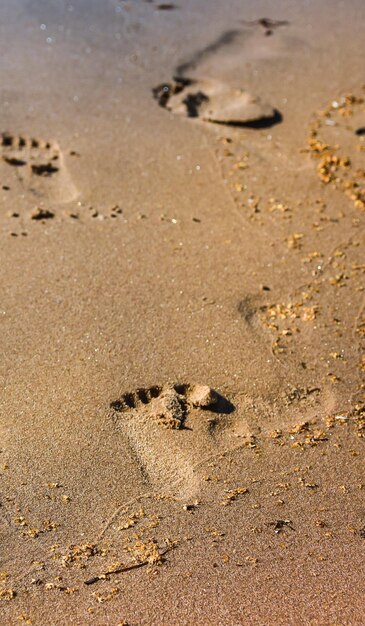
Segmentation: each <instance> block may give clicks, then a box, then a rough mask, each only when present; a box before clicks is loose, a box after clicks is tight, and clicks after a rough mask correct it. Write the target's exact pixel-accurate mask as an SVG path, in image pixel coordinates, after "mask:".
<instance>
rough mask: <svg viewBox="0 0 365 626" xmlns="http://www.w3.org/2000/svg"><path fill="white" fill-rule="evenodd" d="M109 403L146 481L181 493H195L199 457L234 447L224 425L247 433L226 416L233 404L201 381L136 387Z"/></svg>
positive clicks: (200, 458)
mask: <svg viewBox="0 0 365 626" xmlns="http://www.w3.org/2000/svg"><path fill="white" fill-rule="evenodd" d="M110 408H111V414H112V418H113V421H114V424H115V425H116V427H117V429H120V430H121V431H122V432H123V434H124V435H125V436H126V437H127V439H128V441H129V443H130V446H131V448H132V450H133V451H134V453H135V455H136V458H137V462H138V463H139V465H140V468H141V472H142V474H143V475H144V477H145V479H146V481H147V482H148V484H150V485H151V486H152V488H153V489H155V490H158V491H159V492H163V493H165V494H166V493H168V494H173V495H177V496H178V497H182V498H187V497H194V496H196V495H197V494H198V492H199V490H200V483H201V480H202V476H201V475H200V471H199V470H200V467H201V466H202V465H203V464H204V462H205V461H207V460H209V459H212V458H213V457H214V456H217V455H218V454H221V453H224V451H225V450H226V449H232V448H234V447H237V445H238V444H237V441H238V440H237V438H236V439H234V442H232V441H231V438H230V437H227V434H226V432H225V431H226V429H227V428H230V429H233V430H235V429H236V430H235V434H236V437H237V436H240V437H242V436H244V435H245V434H247V436H249V433H248V427H247V425H246V423H245V421H244V420H240V421H241V422H242V424H240V426H239V427H238V426H237V423H236V422H237V419H232V418H231V417H230V414H233V413H234V406H233V404H231V402H229V401H228V400H226V399H225V398H223V397H222V396H221V395H220V394H218V393H217V392H216V391H214V390H213V389H211V388H210V387H208V386H206V385H190V384H173V385H164V386H154V387H150V388H146V389H145V388H143V389H138V390H136V391H134V392H131V393H125V394H123V395H122V396H121V397H120V398H119V399H117V400H115V401H113V402H111V404H110ZM237 428H238V430H239V433H238V434H237V432H238V430H237ZM236 431H237V432H236Z"/></svg>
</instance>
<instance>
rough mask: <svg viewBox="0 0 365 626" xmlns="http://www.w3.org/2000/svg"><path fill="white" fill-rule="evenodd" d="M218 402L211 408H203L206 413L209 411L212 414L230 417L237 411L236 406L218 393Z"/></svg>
mask: <svg viewBox="0 0 365 626" xmlns="http://www.w3.org/2000/svg"><path fill="white" fill-rule="evenodd" d="M216 398H217V401H216V403H215V404H211V405H210V406H209V407H202V409H203V410H204V411H209V412H210V413H221V414H223V415H229V414H230V413H233V411H234V410H235V406H234V404H232V402H230V400H228V399H227V398H225V397H224V396H222V395H221V394H220V393H218V392H216Z"/></svg>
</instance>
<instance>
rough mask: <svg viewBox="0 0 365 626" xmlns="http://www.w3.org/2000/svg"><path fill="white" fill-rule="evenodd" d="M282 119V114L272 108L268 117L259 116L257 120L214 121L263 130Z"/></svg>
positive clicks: (226, 124) (236, 126)
mask: <svg viewBox="0 0 365 626" xmlns="http://www.w3.org/2000/svg"><path fill="white" fill-rule="evenodd" d="M282 121H283V116H282V114H281V113H280V111H278V109H274V113H273V115H270V116H269V117H261V118H259V119H257V120H251V121H248V122H215V123H216V124H224V125H225V126H233V127H235V128H253V129H256V130H264V129H265V128H271V127H272V126H275V125H276V124H281V122H282Z"/></svg>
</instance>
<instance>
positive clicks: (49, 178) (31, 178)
mask: <svg viewBox="0 0 365 626" xmlns="http://www.w3.org/2000/svg"><path fill="white" fill-rule="evenodd" d="M0 154H1V163H0V178H1V182H2V185H3V189H7V190H8V191H15V192H18V193H19V194H20V193H22V200H23V197H24V190H25V191H26V196H25V201H26V200H27V199H28V200H29V201H31V202H32V203H33V204H34V201H35V200H42V199H44V200H46V201H47V202H48V203H60V202H61V203H65V202H70V201H71V200H74V199H75V198H76V196H77V195H78V194H77V190H76V187H75V185H74V183H73V182H72V179H71V176H70V174H69V172H68V170H67V167H66V166H65V160H64V155H63V153H62V151H61V150H60V148H59V146H58V145H57V144H56V143H51V142H48V141H43V140H41V139H36V138H34V137H33V138H30V137H26V136H23V135H14V134H12V133H9V132H3V133H1V134H0Z"/></svg>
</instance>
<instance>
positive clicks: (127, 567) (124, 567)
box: [84, 545, 176, 585]
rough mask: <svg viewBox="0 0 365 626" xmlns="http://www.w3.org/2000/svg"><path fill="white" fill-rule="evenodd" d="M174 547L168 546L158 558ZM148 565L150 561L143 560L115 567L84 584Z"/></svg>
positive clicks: (91, 583) (90, 583)
mask: <svg viewBox="0 0 365 626" xmlns="http://www.w3.org/2000/svg"><path fill="white" fill-rule="evenodd" d="M175 547H176V545H171V546H168V547H167V548H165V550H163V551H162V552H160V553H159V556H160V557H162V556H164V554H166V553H167V552H170V550H173V549H174V548H175ZM150 564H151V560H150V559H149V558H148V559H144V560H143V561H140V562H139V563H132V564H131V565H121V566H120V567H116V568H114V567H113V568H112V569H110V570H107V571H106V572H103V573H102V574H98V575H97V576H93V577H92V578H89V579H88V580H85V581H84V584H85V585H93V584H94V583H97V582H99V580H105V578H106V577H107V576H110V575H111V574H123V573H124V572H130V571H131V570H134V569H139V568H140V567H144V566H145V565H150Z"/></svg>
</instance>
